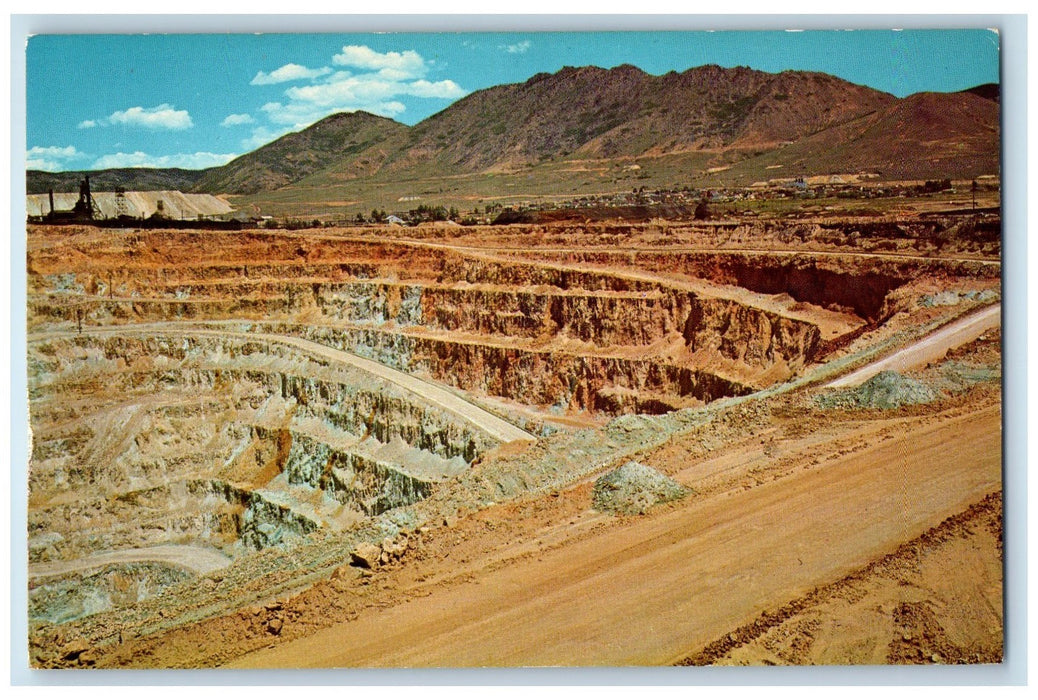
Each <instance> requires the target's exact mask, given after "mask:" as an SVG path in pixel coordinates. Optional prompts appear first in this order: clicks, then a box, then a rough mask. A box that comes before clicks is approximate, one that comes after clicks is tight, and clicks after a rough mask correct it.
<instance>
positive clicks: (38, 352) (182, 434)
mask: <svg viewBox="0 0 1038 700" xmlns="http://www.w3.org/2000/svg"><path fill="white" fill-rule="evenodd" d="M999 234H1000V226H999V222H998V220H997V217H995V218H991V217H988V218H986V219H984V217H976V216H974V217H969V216H964V215H960V216H947V217H931V218H929V219H926V220H923V219H920V218H906V219H898V218H897V217H887V218H886V219H885V220H884V223H883V225H882V226H878V225H875V224H874V223H869V222H867V221H859V220H856V219H854V218H851V217H847V218H845V219H840V220H834V219H830V220H818V221H795V222H792V221H771V222H765V221H759V222H745V221H725V222H702V223H696V224H689V223H685V224H679V223H664V222H650V223H644V224H623V223H619V224H614V223H608V222H605V223H597V224H585V225H579V224H573V223H561V224H547V225H513V226H498V227H490V226H485V227H458V226H447V225H444V226H439V227H437V226H423V227H418V228H392V227H371V226H368V227H358V228H354V229H333V228H321V229H308V230H299V231H284V230H244V231H213V230H207V231H203V230H197V231H196V230H185V229H177V230H163V229H147V230H142V229H135V228H120V229H100V228H95V227H93V226H89V225H83V226H78V225H69V226H64V227H59V226H47V225H31V226H30V227H29V231H28V261H27V265H28V328H27V333H28V338H27V339H28V358H27V359H28V385H29V406H30V428H31V459H30V465H29V504H28V546H29V552H28V557H29V564H28V575H29V640H28V641H29V649H30V660H31V663H32V664H33V665H34V666H36V667H39V668H88V667H94V668H119V667H147V668H184V667H193V668H197V667H215V666H232V667H253V668H255V667H303V666H318V667H343V666H359V667H370V666H404V667H412V666H502V665H538V666H540V665H620V666H626V665H632V664H680V663H684V664H805V663H976V662H992V661H995V662H997V661H999V660H1000V659H1001V656H1002V588H1001V474H1000V469H1001V433H1000V421H1001V393H1000V381H1001V335H1000V330H999V301H1000V292H1001V286H1000V276H1001V265H1000V250H999V243H998V242H999ZM854 371H858V372H859V375H858V376H857V377H856V378H852V379H851V380H850V381H844V382H843V383H842V384H841V383H840V382H841V378H845V377H850V373H851V372H854ZM632 463H633V465H632Z"/></svg>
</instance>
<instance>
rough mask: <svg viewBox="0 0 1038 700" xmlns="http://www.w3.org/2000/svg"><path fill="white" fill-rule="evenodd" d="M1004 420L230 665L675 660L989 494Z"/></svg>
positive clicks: (870, 452)
mask: <svg viewBox="0 0 1038 700" xmlns="http://www.w3.org/2000/svg"><path fill="white" fill-rule="evenodd" d="M1000 420H1001V412H1000V409H999V407H998V406H997V405H996V406H989V407H987V408H985V409H982V410H978V411H977V412H973V413H970V414H966V415H958V416H954V417H946V418H945V419H942V420H939V421H936V422H929V423H922V424H912V425H911V427H906V432H905V433H904V434H903V435H900V436H898V437H891V438H890V439H887V440H884V441H882V442H878V443H873V444H871V445H870V446H868V447H865V448H864V449H861V450H859V451H855V452H852V453H850V454H843V455H842V456H839V457H838V458H837V459H834V460H833V461H831V462H829V463H828V464H827V465H826V466H824V467H819V468H813V469H805V470H801V471H796V472H794V473H793V474H792V475H791V476H788V477H786V478H782V479H778V480H776V481H772V482H769V483H766V484H763V485H760V486H758V487H756V488H752V489H748V490H744V491H735V492H726V493H722V494H718V495H717V496H716V497H705V498H702V499H701V500H697V497H696V496H694V495H693V496H691V497H689V498H687V499H685V500H684V501H682V502H680V503H679V504H678V505H676V506H675V507H673V508H661V509H658V510H657V512H655V513H652V514H650V515H648V516H645V517H641V518H637V519H632V520H631V521H630V523H629V524H628V525H626V526H625V527H623V528H606V529H604V530H603V531H601V532H591V533H590V534H589V535H587V536H586V537H583V538H575V539H574V540H571V541H569V542H567V543H566V544H564V545H562V546H561V547H559V548H557V549H554V550H551V551H545V552H542V553H541V554H540V556H539V558H537V559H536V561H534V560H533V559H532V558H526V559H522V560H517V561H512V562H509V563H507V564H504V565H503V566H502V565H497V564H494V563H493V559H492V558H490V559H488V560H487V561H486V562H484V564H485V566H484V567H483V568H482V570H481V571H478V572H477V573H475V574H474V575H473V576H471V577H463V578H462V579H461V580H454V581H450V582H447V583H445V584H444V585H443V586H442V587H438V588H434V589H432V590H431V592H430V593H429V594H428V595H427V596H426V597H421V598H414V599H411V600H406V599H405V600H403V601H401V602H398V603H397V604H395V605H392V606H389V607H385V608H383V609H368V610H365V611H363V612H361V614H360V615H359V617H357V619H355V620H353V621H350V622H346V623H342V624H338V625H335V626H333V627H329V628H326V629H324V630H322V631H320V632H317V633H316V634H314V635H312V636H310V637H304V638H301V639H297V640H295V641H290V642H286V643H283V644H276V643H275V644H274V645H273V646H272V647H271V648H268V649H263V650H261V651H258V652H255V653H252V654H250V655H247V656H244V657H242V658H240V659H237V660H236V661H235V662H234V663H232V664H231V665H232V666H234V667H240V668H274V667H285V668H291V667H376V666H378V667H415V666H417V667H436V666H448V667H450V666H503V665H538V666H539V665H615V666H624V665H643V664H644V665H657V664H671V663H674V662H677V661H679V660H680V659H682V658H684V657H685V656H686V655H688V654H689V653H691V652H693V651H695V650H697V649H700V648H702V647H703V646H704V645H705V644H707V643H709V642H711V641H713V640H716V639H717V638H719V637H720V636H722V635H724V634H727V633H728V632H730V631H731V630H734V629H737V628H738V627H739V626H740V625H744V624H747V623H748V622H750V621H752V620H753V619H754V618H755V617H756V616H757V615H758V613H759V612H760V611H762V610H767V609H772V608H774V607H777V606H779V605H782V604H784V603H785V602H786V601H789V600H791V599H795V598H797V597H798V596H802V595H804V594H805V593H807V592H809V591H811V590H812V589H814V588H815V587H817V586H819V585H823V584H826V583H828V582H831V581H834V580H837V579H839V578H841V577H843V576H845V575H847V574H848V573H850V572H852V571H854V570H856V569H858V568H860V567H862V566H864V565H866V564H868V563H869V562H871V561H873V560H875V559H877V558H878V557H881V556H883V555H884V554H885V553H887V552H890V551H892V550H894V549H895V548H896V547H897V546H898V545H899V544H901V543H903V542H906V541H909V540H911V539H913V538H915V537H917V536H919V535H920V534H922V533H923V532H924V531H926V530H927V529H928V528H930V527H933V526H935V525H937V524H938V523H940V522H941V521H942V520H943V519H944V518H946V517H948V516H950V515H954V514H957V513H960V512H962V511H963V510H964V509H966V508H967V507H968V506H969V505H970V504H972V503H975V502H977V501H979V500H981V499H982V498H984V497H985V496H986V495H987V494H990V493H994V492H997V491H999V489H1000V487H1001V432H1000ZM906 425H907V424H906ZM472 564H473V565H474V564H476V562H473V563H472ZM470 570H471V569H470Z"/></svg>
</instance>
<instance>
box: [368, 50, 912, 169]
mask: <svg viewBox="0 0 1038 700" xmlns="http://www.w3.org/2000/svg"><path fill="white" fill-rule="evenodd" d="M894 100H895V98H894V97H892V96H891V95H887V94H885V93H882V92H878V91H876V90H872V89H869V88H865V87H861V86H858V85H853V84H851V83H848V82H846V81H843V80H840V79H838V78H834V77H832V76H828V75H823V74H821V73H803V72H792V71H787V72H784V73H779V74H771V73H763V72H761V71H755V70H751V69H749V68H732V69H725V68H721V67H719V66H702V67H699V68H692V69H689V70H687V71H685V72H684V73H680V74H679V73H674V72H671V73H668V74H666V75H662V76H653V75H649V74H648V73H645V72H643V71H641V70H640V69H638V68H636V67H634V66H630V65H623V66H619V67H617V68H613V69H611V70H605V69H602V68H595V67H584V68H564V69H562V70H561V71H559V72H558V73H555V74H554V75H548V74H538V75H535V76H533V77H532V78H530V79H529V80H527V81H526V82H525V83H520V84H515V85H501V86H497V87H493V88H489V89H487V90H480V91H478V92H475V93H473V94H471V95H469V96H468V97H466V98H464V99H462V100H459V101H458V102H456V103H455V104H453V105H451V106H450V107H448V108H447V109H445V110H443V111H442V112H440V113H439V114H436V115H433V116H432V117H430V118H428V119H426V120H425V121H423V122H421V123H420V124H418V125H416V126H415V127H414V129H413V130H412V134H411V139H410V140H409V142H408V144H407V146H406V147H405V148H404V149H403V150H402V151H401V152H400V153H398V154H396V155H395V156H394V157H393V158H392V159H391V161H390V164H389V166H388V168H389V169H390V170H391V171H393V172H400V171H406V170H410V169H413V168H415V167H416V166H421V165H422V164H425V163H429V162H434V163H435V164H437V165H438V166H440V167H441V168H450V169H451V170H453V171H457V170H459V169H460V170H464V171H479V170H487V169H490V170H508V169H512V168H517V167H523V166H527V165H531V164H534V163H537V162H540V161H543V160H546V159H551V158H563V157H565V158H582V157H583V158H616V157H636V156H641V155H662V154H666V153H680V152H686V151H693V150H703V149H730V148H742V149H755V148H756V149H759V148H770V147H776V146H778V145H780V144H781V143H783V142H787V141H794V140H797V139H799V138H802V137H804V136H807V135H808V134H812V133H815V132H817V131H819V130H822V129H826V128H829V127H832V126H835V125H838V124H840V123H843V122H845V121H847V120H850V119H854V118H857V117H860V116H862V115H864V114H868V113H870V112H873V111H875V110H877V109H881V108H882V107H884V106H886V105H888V104H890V103H891V102H892V101H894Z"/></svg>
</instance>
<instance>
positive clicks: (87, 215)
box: [72, 175, 101, 221]
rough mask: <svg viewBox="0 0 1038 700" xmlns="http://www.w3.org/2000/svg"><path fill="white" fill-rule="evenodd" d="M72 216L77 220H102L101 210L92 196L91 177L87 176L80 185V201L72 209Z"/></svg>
mask: <svg viewBox="0 0 1038 700" xmlns="http://www.w3.org/2000/svg"><path fill="white" fill-rule="evenodd" d="M72 216H73V218H75V219H88V220H90V221H93V220H94V218H98V219H100V218H101V210H100V209H99V208H98V206H97V202H95V201H94V198H93V196H92V195H91V194H90V176H89V175H87V176H85V177H84V178H83V180H82V181H81V182H80V183H79V201H77V202H76V206H74V207H73V208H72Z"/></svg>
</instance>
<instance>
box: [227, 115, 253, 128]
mask: <svg viewBox="0 0 1038 700" xmlns="http://www.w3.org/2000/svg"><path fill="white" fill-rule="evenodd" d="M255 123H256V120H255V119H253V118H252V116H250V115H248V114H228V115H227V116H226V117H224V118H223V121H222V122H220V126H239V125H241V124H255Z"/></svg>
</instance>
